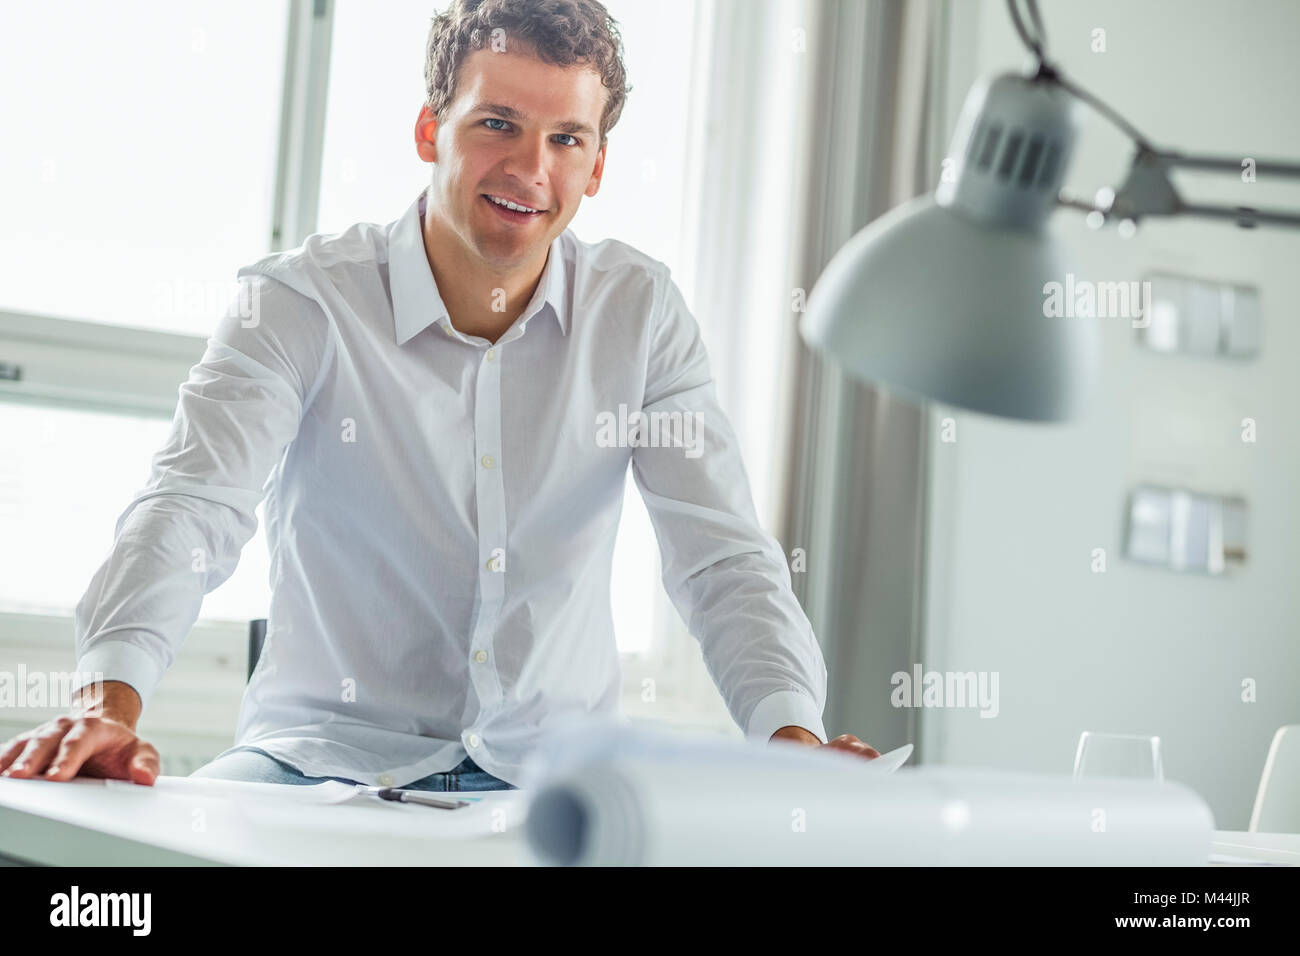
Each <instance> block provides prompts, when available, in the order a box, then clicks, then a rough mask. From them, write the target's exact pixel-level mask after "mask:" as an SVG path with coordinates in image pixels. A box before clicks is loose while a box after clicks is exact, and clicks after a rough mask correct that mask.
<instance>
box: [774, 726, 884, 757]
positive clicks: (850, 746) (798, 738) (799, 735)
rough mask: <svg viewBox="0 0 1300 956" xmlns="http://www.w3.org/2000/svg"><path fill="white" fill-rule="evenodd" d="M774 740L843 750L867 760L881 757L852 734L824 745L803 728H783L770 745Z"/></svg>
mask: <svg viewBox="0 0 1300 956" xmlns="http://www.w3.org/2000/svg"><path fill="white" fill-rule="evenodd" d="M773 740H789V741H792V742H793V743H797V744H803V745H804V746H808V747H830V748H832V749H835V750H843V751H845V752H846V753H851V754H854V755H856V756H858V757H863V758H865V759H867V760H875V759H876V758H877V757H879V756H880V751H878V750H877V749H876V748H875V747H872V746H871V745H870V744H867V743H864V742H863V741H861V740H859V739H858V738H857V737H854V736H853V735H852V734H840V735H839V736H838V737H835V738H834V739H832V740H831V741H829V742H828V743H822V742H821V741H820V740H818V739H817V735H816V734H814V733H813V732H812V731H810V730H805V729H804V728H802V727H795V726H793V725H791V726H789V727H782V728H781V729H780V730H778V731H777V732H776V733H774V734H773V735H772V737H771V739H770V740H769V741H768V743H771V742H772V741H773Z"/></svg>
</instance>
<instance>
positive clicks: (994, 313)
mask: <svg viewBox="0 0 1300 956" xmlns="http://www.w3.org/2000/svg"><path fill="white" fill-rule="evenodd" d="M1074 140H1075V123H1074V119H1073V103H1072V101H1071V99H1070V97H1069V96H1067V95H1066V93H1065V92H1064V91H1062V90H1061V89H1060V87H1059V86H1057V85H1056V84H1054V83H1051V82H1045V81H1042V80H1040V79H1039V78H1036V77H1023V76H1016V75H1014V74H1003V75H1001V76H997V77H994V78H992V79H991V80H988V81H982V82H980V83H978V84H976V85H975V86H974V87H973V88H972V89H971V92H970V94H969V95H968V96H967V98H966V103H965V105H964V106H963V108H962V113H961V116H960V117H959V118H958V123H957V130H956V133H955V134H954V137H953V142H952V145H951V147H950V149H949V157H951V164H952V166H953V175H952V176H951V177H945V179H944V181H943V182H942V183H941V184H940V186H939V188H938V189H937V190H936V191H935V194H934V196H933V197H929V196H926V197H923V198H920V199H915V200H913V201H911V202H910V203H906V204H904V205H902V206H899V207H897V208H896V209H893V210H891V211H890V212H888V213H886V214H885V215H883V216H881V217H880V218H879V219H876V220H875V221H874V222H872V223H871V224H870V225H868V226H867V227H866V228H865V229H863V230H862V231H861V232H859V233H858V234H857V235H855V236H854V237H853V238H852V239H850V240H849V241H848V242H847V243H846V244H845V245H844V247H843V248H841V249H840V250H839V252H837V253H836V254H835V256H834V257H833V258H832V259H831V261H830V263H829V264H828V265H827V266H826V269H825V271H824V272H823V273H822V275H821V277H820V278H819V279H818V280H817V284H816V285H815V286H814V288H813V291H812V294H811V295H810V296H809V297H808V310H807V312H806V313H805V315H804V318H803V321H802V323H801V324H800V331H801V333H802V334H803V337H804V339H805V340H806V341H807V342H808V344H809V345H810V346H811V347H813V348H815V349H817V350H819V351H822V352H824V353H825V355H826V357H827V358H828V359H829V360H831V361H833V362H836V363H837V364H839V365H841V366H842V367H843V368H844V369H845V371H846V372H848V373H849V374H850V375H853V376H856V377H857V378H860V379H863V380H866V381H878V382H883V383H886V384H888V385H891V386H893V387H894V388H895V389H897V390H899V391H901V392H903V393H905V394H910V395H912V396H913V397H915V398H923V399H925V398H928V399H933V400H936V401H939V402H943V403H945V404H948V405H956V406H959V407H961V408H968V409H971V410H973V411H979V412H986V413H988V414H992V415H1001V416H1004V417H1007V418H1019V419H1026V420H1030V421H1061V420H1064V419H1068V418H1071V417H1074V416H1075V415H1076V414H1077V413H1078V411H1079V410H1080V408H1081V407H1082V404H1083V400H1084V398H1085V397H1086V394H1087V392H1088V390H1089V387H1090V384H1091V379H1092V373H1093V368H1094V367H1095V364H1096V351H1097V344H1098V329H1097V328H1096V326H1095V324H1094V323H1093V322H1092V321H1091V320H1089V319H1086V318H1077V317H1073V316H1071V317H1068V318H1066V317H1058V316H1052V315H1049V314H1048V313H1049V312H1051V311H1056V310H1049V309H1048V308H1047V307H1046V303H1047V290H1048V283H1058V284H1059V283H1063V282H1065V281H1066V280H1067V271H1066V270H1067V265H1068V266H1070V267H1073V266H1074V265H1075V263H1074V258H1075V257H1074V256H1072V255H1070V254H1069V253H1068V250H1066V249H1063V248H1062V246H1061V244H1060V242H1059V241H1058V240H1056V239H1054V238H1053V237H1052V235H1051V234H1050V232H1049V231H1048V229H1047V220H1048V218H1049V217H1050V216H1051V214H1052V211H1053V210H1054V208H1055V207H1056V203H1057V195H1058V191H1059V189H1060V186H1061V182H1062V179H1063V177H1064V175H1065V170H1066V167H1067V166H1068V164H1069V160H1070V156H1071V154H1072V152H1073V146H1074ZM1074 271H1078V270H1077V269H1075V270H1074Z"/></svg>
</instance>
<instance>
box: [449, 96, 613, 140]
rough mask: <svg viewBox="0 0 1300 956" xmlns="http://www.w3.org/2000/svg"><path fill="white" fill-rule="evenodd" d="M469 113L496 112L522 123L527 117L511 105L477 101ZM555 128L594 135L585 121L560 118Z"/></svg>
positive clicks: (561, 130)
mask: <svg viewBox="0 0 1300 956" xmlns="http://www.w3.org/2000/svg"><path fill="white" fill-rule="evenodd" d="M470 113H496V114H497V115H498V116H501V117H504V118H505V119H508V120H514V121H515V122H518V123H522V122H523V121H524V120H525V119H527V118H528V117H527V116H525V115H524V114H523V113H522V112H520V111H519V110H517V109H515V108H514V107H513V106H506V105H505V104H503V103H479V104H477V105H475V106H474V108H473V109H471V110H470ZM555 128H556V129H558V130H559V131H560V132H562V133H569V134H571V135H575V136H576V135H577V134H579V133H582V134H585V135H587V136H595V135H596V131H595V130H594V129H592V128H591V127H590V126H588V125H587V124H586V123H582V122H579V121H578V120H562V121H561V122H559V123H556V124H555Z"/></svg>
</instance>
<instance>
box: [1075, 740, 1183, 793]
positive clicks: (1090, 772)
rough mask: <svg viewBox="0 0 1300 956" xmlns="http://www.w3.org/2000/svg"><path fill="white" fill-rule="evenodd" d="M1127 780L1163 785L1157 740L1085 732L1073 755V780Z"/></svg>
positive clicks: (1163, 775) (1162, 769)
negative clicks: (1110, 778) (1122, 778)
mask: <svg viewBox="0 0 1300 956" xmlns="http://www.w3.org/2000/svg"><path fill="white" fill-rule="evenodd" d="M1094 777H1129V778H1134V777H1135V778H1138V779H1141V780H1154V781H1155V782H1156V783H1163V782H1164V779H1165V771H1164V765H1163V763H1162V761H1161V757H1160V738H1159V737H1144V736H1142V735H1140V734H1098V733H1093V732H1092V731H1084V732H1083V733H1082V734H1080V735H1079V748H1078V750H1077V751H1075V755H1074V779H1075V780H1082V779H1084V778H1094Z"/></svg>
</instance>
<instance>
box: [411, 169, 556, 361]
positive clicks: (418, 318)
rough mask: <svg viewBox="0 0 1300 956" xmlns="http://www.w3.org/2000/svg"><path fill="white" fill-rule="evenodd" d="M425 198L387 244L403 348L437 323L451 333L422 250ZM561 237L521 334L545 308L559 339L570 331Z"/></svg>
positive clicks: (522, 321)
mask: <svg viewBox="0 0 1300 956" xmlns="http://www.w3.org/2000/svg"><path fill="white" fill-rule="evenodd" d="M427 195H428V192H427V190H422V191H421V192H420V195H419V196H417V197H416V199H415V201H414V202H412V203H411V205H410V207H409V208H408V209H407V210H406V212H405V214H403V216H402V218H401V219H399V220H397V222H396V223H394V224H393V227H392V231H391V233H390V234H389V239H388V281H389V283H390V286H391V288H392V293H393V332H394V335H395V336H396V339H397V344H398V345H405V344H406V343H407V342H408V341H409V340H410V339H412V338H414V337H415V335H417V334H418V333H420V332H422V331H424V330H425V329H426V328H428V327H429V326H430V325H432V324H434V323H435V322H436V323H438V324H439V325H442V326H443V328H444V329H445V330H446V331H448V332H451V331H453V329H452V325H451V317H450V315H449V314H448V313H447V307H446V306H445V305H443V302H442V296H440V295H439V294H438V284H437V282H435V281H434V278H433V270H432V269H430V268H429V259H428V256H427V255H426V253H425V248H424V230H423V228H422V222H423V218H424V210H425V201H426V198H427ZM561 238H562V237H561V236H556V237H555V239H554V240H553V241H552V242H551V248H550V251H549V252H548V253H547V256H546V267H545V268H544V269H543V270H542V277H541V279H540V280H539V281H538V283H537V289H536V291H535V292H534V293H533V297H532V299H530V300H529V302H528V306H527V307H526V308H525V309H524V311H523V314H522V315H521V316H520V318H519V321H518V323H517V325H518V326H519V329H520V332H521V333H522V331H523V327H524V326H525V325H527V324H528V321H529V320H530V319H531V318H532V317H533V316H534V315H536V314H537V313H539V312H541V311H542V310H543V309H546V308H549V309H550V311H551V314H552V315H554V316H555V320H556V322H557V324H558V325H559V327H560V334H561V335H567V334H568V332H569V327H568V322H569V283H568V282H567V281H566V280H567V273H568V269H567V268H566V267H565V262H564V251H563V244H562V243H561V242H560V239H561Z"/></svg>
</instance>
